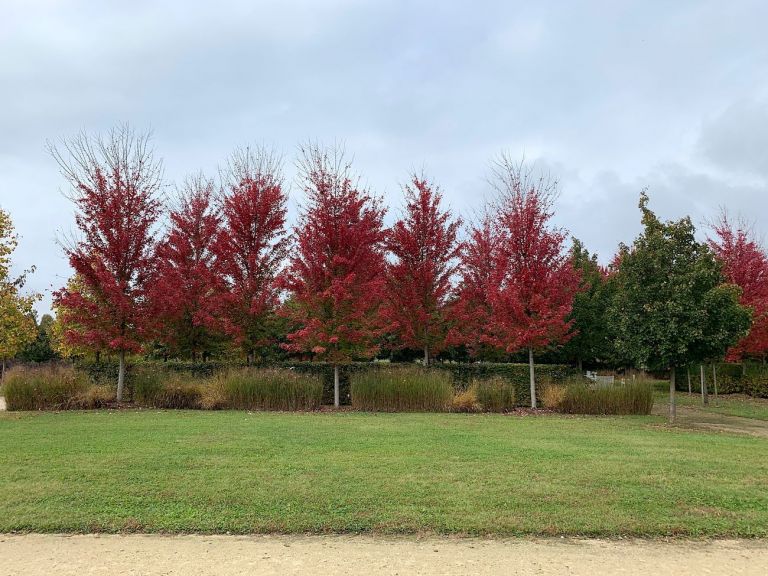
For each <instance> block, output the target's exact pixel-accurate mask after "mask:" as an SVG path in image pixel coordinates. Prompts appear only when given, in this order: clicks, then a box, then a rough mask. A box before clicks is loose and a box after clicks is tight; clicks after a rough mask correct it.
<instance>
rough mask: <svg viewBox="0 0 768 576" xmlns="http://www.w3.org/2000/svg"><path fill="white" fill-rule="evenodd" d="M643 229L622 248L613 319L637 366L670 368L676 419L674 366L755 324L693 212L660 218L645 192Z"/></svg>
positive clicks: (713, 351)
mask: <svg viewBox="0 0 768 576" xmlns="http://www.w3.org/2000/svg"><path fill="white" fill-rule="evenodd" d="M640 210H641V212H642V215H643V218H642V223H643V228H644V231H643V233H642V234H640V235H639V236H638V237H637V238H636V239H635V241H634V243H633V244H632V247H631V248H627V247H624V248H623V249H622V251H621V258H620V264H619V270H618V274H617V281H618V291H617V293H616V296H615V298H614V302H613V305H612V308H611V312H610V317H611V319H612V322H613V324H614V326H615V328H616V346H617V348H618V349H619V350H620V351H621V352H622V353H623V354H625V355H626V356H628V357H631V358H633V359H634V361H635V362H636V364H637V365H638V366H643V367H647V368H651V369H669V370H670V386H669V396H670V398H669V419H670V422H671V423H673V422H674V421H675V368H676V367H678V366H685V365H687V364H689V363H690V362H692V361H694V362H695V361H703V360H705V359H706V358H711V357H713V356H715V355H717V353H718V352H720V353H724V352H725V350H726V349H727V348H728V347H729V346H731V345H733V343H735V342H736V341H737V340H738V339H739V338H740V337H741V336H742V335H743V334H744V333H745V331H746V329H747V328H748V327H749V322H750V312H749V310H748V309H746V308H744V307H743V306H740V305H739V303H738V290H734V287H733V286H732V285H726V284H724V282H723V278H722V275H721V266H720V264H719V263H718V261H717V260H716V259H715V257H714V254H713V253H712V251H711V250H710V249H709V248H708V247H707V245H706V244H702V243H700V242H697V241H696V238H695V236H694V234H695V229H694V227H693V224H692V223H691V220H690V218H687V217H686V218H683V219H681V220H678V221H676V222H675V221H670V222H661V221H660V220H659V219H658V218H657V217H656V215H655V214H654V213H653V212H652V211H651V210H650V209H649V208H648V196H647V194H646V193H645V192H643V193H642V194H641V196H640Z"/></svg>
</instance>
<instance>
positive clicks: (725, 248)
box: [709, 212, 768, 361]
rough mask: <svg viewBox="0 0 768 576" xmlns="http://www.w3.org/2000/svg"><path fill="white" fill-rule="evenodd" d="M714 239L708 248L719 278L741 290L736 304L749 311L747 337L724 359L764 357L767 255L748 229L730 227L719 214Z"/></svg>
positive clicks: (767, 332)
mask: <svg viewBox="0 0 768 576" xmlns="http://www.w3.org/2000/svg"><path fill="white" fill-rule="evenodd" d="M712 228H713V230H714V232H715V235H716V237H715V238H709V245H710V247H711V248H712V250H713V252H714V253H715V256H716V257H717V258H718V259H719V260H720V262H721V263H722V265H723V275H724V276H725V278H726V280H727V281H728V282H730V283H731V284H736V285H737V286H739V287H740V288H741V298H740V303H741V304H743V305H745V306H749V307H750V308H751V309H752V327H751V328H750V331H749V334H747V336H745V337H744V338H743V339H742V340H740V341H739V342H738V343H737V344H736V346H734V347H733V348H731V349H730V350H729V351H728V353H727V356H726V357H727V359H728V360H734V361H737V360H741V359H742V358H743V357H745V356H748V357H750V356H751V357H757V358H762V359H765V356H766V354H768V256H766V253H765V251H764V250H763V249H762V248H761V246H760V245H759V244H758V243H757V242H756V241H755V239H754V238H753V237H752V234H751V232H750V230H749V227H748V226H747V225H746V224H745V223H743V222H739V223H738V224H736V225H734V223H732V222H731V221H730V220H729V218H728V214H727V213H725V212H723V213H722V214H721V215H720V218H719V220H718V221H717V222H715V223H714V224H713V225H712Z"/></svg>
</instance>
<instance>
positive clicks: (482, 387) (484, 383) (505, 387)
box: [473, 376, 516, 412]
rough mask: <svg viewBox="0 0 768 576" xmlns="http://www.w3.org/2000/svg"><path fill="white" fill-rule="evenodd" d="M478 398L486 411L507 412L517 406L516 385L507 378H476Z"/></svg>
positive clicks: (475, 384)
mask: <svg viewBox="0 0 768 576" xmlns="http://www.w3.org/2000/svg"><path fill="white" fill-rule="evenodd" d="M473 386H475V387H476V388H477V400H478V402H479V403H480V406H481V408H482V409H483V410H484V411H485V412H507V411H509V410H512V409H513V408H514V407H515V396H516V394H515V385H514V383H512V382H510V381H509V380H507V379H506V378H502V377H501V376H493V377H491V378H485V379H483V380H476V381H475V382H474V383H473Z"/></svg>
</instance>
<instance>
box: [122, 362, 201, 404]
mask: <svg viewBox="0 0 768 576" xmlns="http://www.w3.org/2000/svg"><path fill="white" fill-rule="evenodd" d="M132 376H133V378H132V386H133V393H134V401H135V402H136V403H137V404H140V405H142V406H147V407H150V408H170V409H173V408H178V409H189V410H195V409H198V408H201V407H202V397H203V386H204V382H203V381H201V380H199V379H196V378H194V377H191V376H185V375H184V374H180V373H171V372H161V371H159V370H154V369H151V368H145V367H142V368H141V369H139V370H135V371H134V372H133V374H132Z"/></svg>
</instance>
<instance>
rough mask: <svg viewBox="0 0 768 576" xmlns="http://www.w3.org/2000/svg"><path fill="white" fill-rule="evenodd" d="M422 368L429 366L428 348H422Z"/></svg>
mask: <svg viewBox="0 0 768 576" xmlns="http://www.w3.org/2000/svg"><path fill="white" fill-rule="evenodd" d="M424 366H429V346H424Z"/></svg>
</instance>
